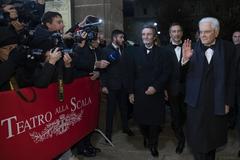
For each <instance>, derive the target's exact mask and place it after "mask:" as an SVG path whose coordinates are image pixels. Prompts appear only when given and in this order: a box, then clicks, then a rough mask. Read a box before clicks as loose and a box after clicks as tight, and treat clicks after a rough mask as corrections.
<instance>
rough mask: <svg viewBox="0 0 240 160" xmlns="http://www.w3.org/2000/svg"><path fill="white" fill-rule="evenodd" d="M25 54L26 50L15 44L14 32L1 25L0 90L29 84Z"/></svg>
mask: <svg viewBox="0 0 240 160" xmlns="http://www.w3.org/2000/svg"><path fill="white" fill-rule="evenodd" d="M26 54H27V52H25V50H22V49H21V47H20V46H18V45H17V40H16V34H15V32H14V31H13V30H12V29H11V28H9V27H7V26H5V27H3V26H1V27H0V74H1V76H0V91H5V90H10V89H11V90H14V89H16V88H23V87H26V86H31V78H29V77H30V76H31V74H29V72H27V71H26V66H27V55H26ZM16 82H17V83H16Z"/></svg>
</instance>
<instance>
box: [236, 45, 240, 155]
mask: <svg viewBox="0 0 240 160" xmlns="http://www.w3.org/2000/svg"><path fill="white" fill-rule="evenodd" d="M236 61H237V62H236V69H237V74H236V103H237V104H236V110H237V111H238V112H237V115H236V129H237V132H238V141H240V112H239V111H240V81H239V79H240V44H237V45H236ZM238 157H240V150H239V151H238Z"/></svg>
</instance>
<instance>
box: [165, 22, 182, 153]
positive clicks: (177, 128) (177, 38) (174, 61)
mask: <svg viewBox="0 0 240 160" xmlns="http://www.w3.org/2000/svg"><path fill="white" fill-rule="evenodd" d="M169 35H170V44H169V45H167V46H166V48H167V49H168V50H169V51H170V54H169V58H170V59H171V66H172V71H171V76H170V79H169V82H168V87H167V94H168V101H169V103H170V110H171V118H172V124H171V125H172V129H173V131H174V133H175V136H176V138H177V140H178V145H177V148H176V153H178V154H180V153H182V151H183V149H184V145H185V136H184V132H183V126H184V123H185V117H186V106H185V103H184V96H185V95H184V94H185V93H184V87H185V85H184V83H185V81H184V79H183V78H182V77H181V59H182V37H183V30H182V26H181V25H180V24H179V23H172V24H171V26H170V28H169Z"/></svg>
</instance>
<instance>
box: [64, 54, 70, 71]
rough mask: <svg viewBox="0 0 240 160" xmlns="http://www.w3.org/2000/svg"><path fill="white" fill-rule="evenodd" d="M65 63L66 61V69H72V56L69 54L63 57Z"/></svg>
mask: <svg viewBox="0 0 240 160" xmlns="http://www.w3.org/2000/svg"><path fill="white" fill-rule="evenodd" d="M63 61H64V66H65V67H66V68H70V67H71V62H72V58H71V57H70V55H69V54H68V53H65V54H64V55H63Z"/></svg>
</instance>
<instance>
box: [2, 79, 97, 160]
mask: <svg viewBox="0 0 240 160" xmlns="http://www.w3.org/2000/svg"><path fill="white" fill-rule="evenodd" d="M34 91H35V92H36V95H37V97H36V101H34V102H33V103H27V102H25V101H23V100H22V99H21V98H20V97H19V96H18V95H17V94H16V92H12V91H7V92H2V93H0V106H1V107H0V159H1V160H16V159H23V160H31V159H34V160H52V159H53V158H54V157H56V156H57V155H59V154H61V153H63V152H64V151H66V150H68V149H69V148H70V147H71V146H72V145H73V144H75V143H76V142H78V141H79V140H80V139H81V138H82V137H84V136H85V135H87V134H88V133H90V132H91V131H93V130H94V129H95V128H96V127H97V122H98V117H99V116H98V113H99V82H98V81H92V80H90V79H89V78H88V77H86V78H81V79H76V80H75V81H74V82H73V83H71V84H66V85H64V101H63V102H60V101H59V100H58V98H57V84H55V83H54V84H51V85H50V86H49V87H48V88H46V89H38V88H34ZM21 92H22V93H23V95H25V96H26V97H28V98H30V97H32V96H33V92H32V90H30V88H24V89H22V90H21Z"/></svg>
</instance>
